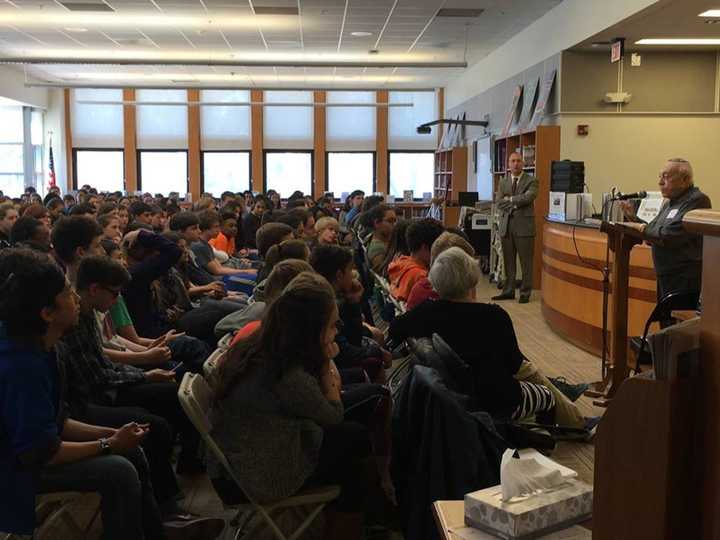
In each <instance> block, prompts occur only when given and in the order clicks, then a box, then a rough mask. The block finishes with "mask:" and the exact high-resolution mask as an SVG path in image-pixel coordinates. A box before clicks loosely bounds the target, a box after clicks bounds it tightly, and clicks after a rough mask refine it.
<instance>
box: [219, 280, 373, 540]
mask: <svg viewBox="0 0 720 540" xmlns="http://www.w3.org/2000/svg"><path fill="white" fill-rule="evenodd" d="M338 320H339V318H338V313H337V307H336V305H335V293H334V291H333V290H332V288H331V287H330V286H329V284H328V283H327V282H326V281H325V280H324V279H323V278H321V277H320V276H317V275H316V274H311V273H309V272H306V273H302V274H300V275H299V276H298V277H296V278H295V279H294V280H293V281H292V282H291V283H290V284H289V285H288V286H287V288H286V289H285V290H284V291H283V293H282V294H281V295H280V297H279V298H278V299H276V300H275V301H274V302H272V304H270V305H269V306H268V308H267V312H266V313H265V316H264V318H263V324H262V326H261V328H260V330H259V331H258V332H255V333H253V334H252V335H251V336H250V337H249V338H248V339H247V340H244V341H242V342H240V343H239V344H238V345H236V346H235V347H234V348H233V349H231V350H230V351H229V352H228V357H227V359H226V361H225V362H224V363H223V364H222V365H221V367H220V368H219V369H220V372H219V381H220V384H219V388H218V389H217V406H216V408H215V414H214V421H213V426H214V428H213V432H212V435H213V437H214V438H215V440H216V441H217V442H218V444H219V445H220V447H221V449H222V450H223V452H224V453H225V455H226V456H227V457H228V459H229V461H230V463H231V464H232V466H233V468H234V470H236V471H237V473H238V475H239V476H240V479H241V482H242V483H243V487H244V489H245V491H247V492H248V494H249V495H250V496H251V497H253V498H255V499H256V500H257V501H258V502H267V501H272V500H275V499H280V498H283V497H287V496H290V495H292V494H294V493H296V492H298V491H299V490H300V489H302V488H303V487H309V486H313V485H320V484H339V485H340V486H341V495H340V498H339V499H338V500H337V502H336V503H334V505H333V506H334V509H333V510H334V511H333V512H332V513H330V514H329V516H328V524H327V530H326V535H325V537H326V538H345V539H359V538H360V537H361V527H362V522H363V512H364V509H365V506H366V495H367V492H366V478H365V469H364V466H363V461H364V460H365V459H366V458H367V457H368V456H369V454H370V445H369V444H368V441H369V439H368V434H367V430H366V429H365V427H364V426H362V425H360V424H358V423H355V422H346V421H343V404H342V401H341V396H340V388H341V385H342V381H341V380H340V376H339V374H338V371H337V368H336V366H335V364H334V362H333V361H332V358H333V357H334V356H335V355H336V354H337V345H336V344H335V334H336V333H337V321H338ZM209 466H210V469H209V471H210V474H211V477H213V478H221V477H222V476H221V475H222V471H221V469H220V468H219V467H218V464H217V463H214V460H213V461H210V463H209ZM227 487H228V488H229V487H231V486H230V485H227ZM235 495H236V496H237V493H236V494H235ZM225 496H226V499H228V498H231V497H232V494H231V493H227V492H226V493H225Z"/></svg>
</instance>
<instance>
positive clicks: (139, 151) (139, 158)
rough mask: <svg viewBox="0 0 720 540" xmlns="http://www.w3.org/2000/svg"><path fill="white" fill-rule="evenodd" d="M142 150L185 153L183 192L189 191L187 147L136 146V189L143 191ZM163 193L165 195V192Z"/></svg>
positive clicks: (188, 154)
mask: <svg viewBox="0 0 720 540" xmlns="http://www.w3.org/2000/svg"><path fill="white" fill-rule="evenodd" d="M143 152H148V153H164V154H167V153H176V152H184V153H185V170H186V171H187V177H186V178H185V183H186V186H185V193H190V152H189V151H188V149H187V148H138V149H137V150H136V163H137V190H138V191H140V192H143V193H144V192H145V190H144V189H143V185H142V154H143ZM168 193H169V192H168ZM163 195H165V196H167V194H166V193H163ZM181 195H182V194H181Z"/></svg>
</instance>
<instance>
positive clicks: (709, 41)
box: [635, 38, 720, 45]
mask: <svg viewBox="0 0 720 540" xmlns="http://www.w3.org/2000/svg"><path fill="white" fill-rule="evenodd" d="M635 44H636V45H720V38H651V39H641V40H639V41H636V42H635Z"/></svg>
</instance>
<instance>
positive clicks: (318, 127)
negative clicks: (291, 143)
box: [312, 90, 327, 200]
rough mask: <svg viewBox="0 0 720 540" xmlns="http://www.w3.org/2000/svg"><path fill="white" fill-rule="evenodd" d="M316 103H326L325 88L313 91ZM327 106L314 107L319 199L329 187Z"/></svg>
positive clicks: (315, 183) (315, 176) (315, 184)
mask: <svg viewBox="0 0 720 540" xmlns="http://www.w3.org/2000/svg"><path fill="white" fill-rule="evenodd" d="M313 98H314V100H315V103H325V101H326V99H327V92H325V91H324V90H316V91H315V92H314V93H313ZM326 110H327V109H326V107H323V106H319V107H317V106H316V107H314V109H313V119H314V129H313V139H314V143H313V148H314V149H315V159H314V163H313V169H314V171H313V173H314V174H313V186H312V188H313V192H312V195H313V199H315V200H317V199H319V198H320V197H321V196H322V194H323V192H324V191H325V190H326V189H327V170H326V167H325V161H326V160H325V150H326V149H327V139H326V133H327V115H326Z"/></svg>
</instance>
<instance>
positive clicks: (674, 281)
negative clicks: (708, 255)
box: [622, 158, 711, 301]
mask: <svg viewBox="0 0 720 540" xmlns="http://www.w3.org/2000/svg"><path fill="white" fill-rule="evenodd" d="M658 185H659V186H660V192H661V193H662V196H663V198H664V199H665V201H663V205H662V207H661V208H660V212H658V215H657V216H655V219H653V220H652V221H651V222H650V223H645V222H643V221H642V220H640V219H639V218H638V217H637V215H636V213H635V207H634V206H633V205H632V204H631V203H630V202H629V201H627V202H625V203H623V204H622V208H623V211H624V212H625V216H626V217H627V218H628V219H630V220H631V221H632V223H625V225H626V226H628V227H632V228H634V229H637V230H639V231H641V232H642V233H643V237H644V239H645V241H646V242H647V243H648V244H650V245H651V246H652V255H653V263H654V264H655V274H656V275H657V298H658V301H660V299H661V298H662V297H663V296H665V295H666V294H668V293H671V292H680V291H700V285H701V283H702V279H701V278H702V245H703V239H702V236H701V235H699V234H695V233H691V232H688V231H686V230H685V228H684V227H683V224H682V220H683V217H684V216H685V214H686V213H688V212H689V211H690V210H698V209H706V208H710V207H711V203H710V198H709V197H708V196H707V195H705V194H704V193H703V192H702V191H700V190H699V189H698V188H696V187H695V185H694V183H693V170H692V166H691V165H690V163H689V162H687V161H686V160H684V159H681V158H675V159H670V160H668V161H667V163H665V166H664V167H663V170H662V171H660V175H659V181H658Z"/></svg>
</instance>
